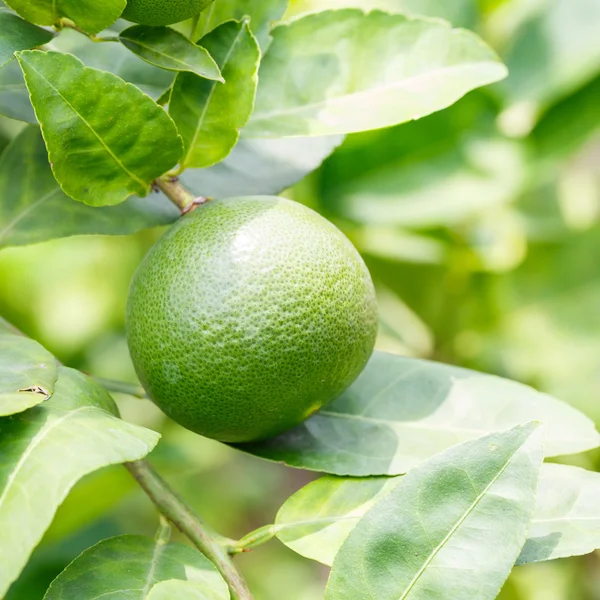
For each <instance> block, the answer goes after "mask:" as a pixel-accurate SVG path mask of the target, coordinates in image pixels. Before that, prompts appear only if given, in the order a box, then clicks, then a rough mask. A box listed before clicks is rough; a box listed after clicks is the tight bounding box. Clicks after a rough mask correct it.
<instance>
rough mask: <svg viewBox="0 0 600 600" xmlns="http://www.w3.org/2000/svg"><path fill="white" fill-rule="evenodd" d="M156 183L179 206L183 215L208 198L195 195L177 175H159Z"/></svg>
mask: <svg viewBox="0 0 600 600" xmlns="http://www.w3.org/2000/svg"><path fill="white" fill-rule="evenodd" d="M154 185H155V186H156V187H157V188H158V189H159V190H160V191H161V192H162V193H163V194H164V195H165V196H166V197H167V198H168V199H169V200H170V201H171V202H173V204H175V205H176V206H177V207H178V208H179V210H180V211H181V214H182V215H185V214H186V213H188V212H190V211H192V210H194V209H195V208H196V207H197V206H200V204H204V203H205V202H206V201H207V200H208V198H205V197H204V196H198V197H196V196H194V194H192V193H191V192H190V191H188V190H186V189H185V187H183V185H181V183H180V182H179V180H178V179H177V177H169V176H163V177H159V178H158V179H155V180H154Z"/></svg>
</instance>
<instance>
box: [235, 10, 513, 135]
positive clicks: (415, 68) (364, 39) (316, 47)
mask: <svg viewBox="0 0 600 600" xmlns="http://www.w3.org/2000/svg"><path fill="white" fill-rule="evenodd" d="M272 35H273V42H272V43H271V45H270V46H269V50H268V52H267V54H266V56H265V58H264V59H263V62H262V64H261V67H260V72H259V86H258V92H257V98H256V108H255V110H254V113H253V114H252V118H251V119H250V122H249V123H248V125H247V127H246V128H245V129H244V135H246V136H248V137H288V136H303V135H304V136H308V135H327V134H333V133H351V132H355V131H364V130H369V129H378V128H380V127H388V126H390V125H395V124H398V123H402V122H404V121H410V120H412V119H418V118H420V117H423V116H425V115H428V114H430V113H432V112H435V111H437V110H441V109H443V108H446V107H447V106H450V105H451V104H453V103H454V102H456V101H457V100H458V99H459V98H461V97H462V96H464V95H465V94H466V93H467V92H469V91H470V90H472V89H474V88H477V87H480V86H482V85H486V84H488V83H492V82H494V81H498V80H499V79H502V78H503V77H504V76H505V75H506V68H505V67H504V65H502V63H501V62H499V60H498V58H497V57H496V55H495V54H494V52H493V51H492V50H491V49H490V48H488V47H487V46H486V45H485V44H484V43H483V42H482V41H481V40H480V39H479V38H478V37H477V36H476V35H475V34H473V33H471V32H469V31H466V30H462V29H452V28H451V27H450V26H449V25H448V24H447V23H445V22H443V21H439V20H427V19H422V18H408V17H406V16H403V15H399V14H395V15H393V14H389V13H385V12H382V11H372V12H370V13H368V14H365V13H363V12H362V11H360V10H355V9H346V10H339V11H325V12H319V13H314V14H309V15H306V16H304V17H299V18H298V19H295V20H293V21H291V22H290V23H288V24H284V25H280V26H278V27H276V28H275V29H273V31H272ZM441 47H443V48H444V52H440V48H441ZM355 56H360V60H356V59H355V58H354V57H355ZM226 79H227V78H226Z"/></svg>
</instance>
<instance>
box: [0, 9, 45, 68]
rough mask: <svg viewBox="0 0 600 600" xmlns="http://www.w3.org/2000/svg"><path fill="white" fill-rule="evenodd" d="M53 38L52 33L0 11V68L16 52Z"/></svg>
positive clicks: (39, 44)
mask: <svg viewBox="0 0 600 600" xmlns="http://www.w3.org/2000/svg"><path fill="white" fill-rule="evenodd" d="M53 37H54V34H53V33H52V32H50V31H47V30H46V29H42V28H41V27H36V26H35V25H32V24H31V23H28V22H27V21H23V19H19V17H17V15H13V14H12V13H9V12H8V11H5V10H2V9H0V67H1V66H3V65H5V64H6V63H7V62H8V61H9V60H11V59H12V58H13V56H14V53H15V52H16V51H17V50H27V49H28V48H35V47H36V46H41V45H43V44H46V43H48V42H49V41H50V40H51V39H52V38H53Z"/></svg>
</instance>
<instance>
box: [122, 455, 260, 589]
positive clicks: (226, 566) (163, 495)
mask: <svg viewBox="0 0 600 600" xmlns="http://www.w3.org/2000/svg"><path fill="white" fill-rule="evenodd" d="M125 467H126V468H127V470H128V471H129V472H130V473H131V475H132V476H133V477H134V479H135V480H136V481H137V482H138V484H139V485H140V487H141V488H142V489H143V490H144V491H145V492H146V494H147V495H148V497H149V498H150V500H152V502H153V503H154V504H155V505H156V507H157V508H158V510H159V511H160V512H161V513H162V515H163V516H164V517H166V518H167V519H168V520H169V521H171V523H173V525H175V526H176V527H177V528H178V529H179V530H180V531H181V532H182V533H183V534H184V535H186V536H187V537H188V538H189V539H190V541H191V542H192V543H193V544H194V545H195V546H196V548H198V550H200V552H202V553H203V554H204V555H205V556H206V557H207V558H208V559H209V560H210V561H211V562H212V563H213V564H214V565H215V566H216V567H217V569H218V570H219V572H220V573H221V575H222V576H223V579H225V581H226V582H227V585H228V586H229V590H230V592H231V600H252V594H251V592H250V590H249V589H248V586H247V584H246V582H245V581H244V579H243V577H242V575H241V574H240V572H239V571H238V570H237V568H236V567H235V565H234V564H233V561H232V560H231V558H230V556H229V554H228V552H227V544H226V542H227V540H225V539H224V538H222V537H221V536H219V535H218V534H215V533H214V532H212V531H210V530H209V529H208V527H207V526H206V525H205V524H204V523H202V521H201V520H200V518H199V517H198V516H197V515H196V514H195V513H194V512H193V511H192V509H191V508H190V507H189V506H187V504H186V503H185V502H184V501H183V500H182V499H181V498H180V497H179V496H178V495H177V494H176V492H175V491H174V490H173V489H172V488H171V487H170V486H169V484H168V483H167V482H166V481H165V480H164V479H163V478H162V477H161V476H160V475H159V474H158V473H157V472H156V471H155V470H154V469H153V468H152V467H151V466H150V464H149V463H148V462H147V461H145V460H139V461H136V462H130V463H126V464H125Z"/></svg>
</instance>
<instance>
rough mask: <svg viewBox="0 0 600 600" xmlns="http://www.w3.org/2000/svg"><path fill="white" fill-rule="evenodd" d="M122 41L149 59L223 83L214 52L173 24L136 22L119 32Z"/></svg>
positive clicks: (151, 61) (164, 66) (149, 60)
mask: <svg viewBox="0 0 600 600" xmlns="http://www.w3.org/2000/svg"><path fill="white" fill-rule="evenodd" d="M119 39H120V40H121V43H122V44H123V45H124V46H126V47H127V48H129V50H131V51H132V52H133V53H134V54H137V55H138V56H139V57H140V58H141V59H143V60H145V61H146V62H148V63H150V64H152V65H156V66H157V67H160V68H161V69H167V70H168V71H189V72H190V73H195V74H196V75H198V76H199V77H204V78H205V79H214V80H216V81H221V82H222V83H224V80H223V78H222V77H221V72H220V71H219V67H217V64H216V63H215V61H214V60H213V59H212V57H211V55H210V54H209V53H208V52H207V50H205V49H204V48H202V47H200V46H196V45H195V44H192V42H190V41H189V40H188V39H187V38H186V37H185V36H184V35H182V34H181V33H179V32H178V31H175V30H174V29H171V28H170V27H148V26H146V25H134V26H133V27H129V29H126V30H125V31H122V32H121V33H120V34H119Z"/></svg>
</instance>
